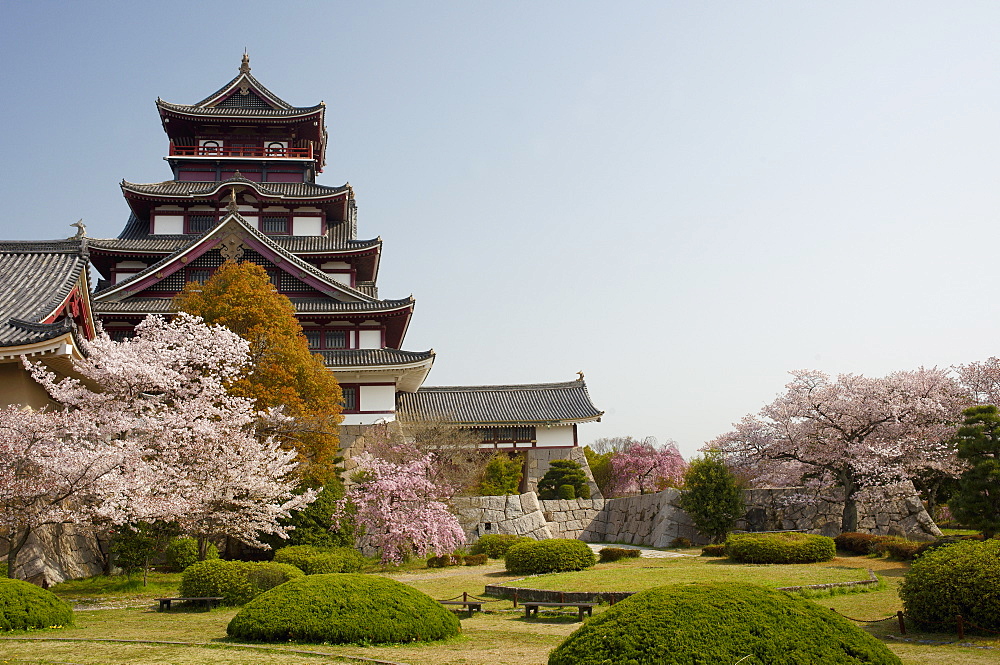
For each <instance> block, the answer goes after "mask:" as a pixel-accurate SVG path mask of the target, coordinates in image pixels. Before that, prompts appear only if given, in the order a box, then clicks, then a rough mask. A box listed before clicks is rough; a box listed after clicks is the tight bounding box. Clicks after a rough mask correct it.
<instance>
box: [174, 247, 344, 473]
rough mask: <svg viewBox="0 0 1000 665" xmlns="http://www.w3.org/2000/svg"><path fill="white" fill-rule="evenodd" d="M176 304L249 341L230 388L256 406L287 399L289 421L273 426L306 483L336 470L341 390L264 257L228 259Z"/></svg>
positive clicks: (282, 402)
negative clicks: (242, 369)
mask: <svg viewBox="0 0 1000 665" xmlns="http://www.w3.org/2000/svg"><path fill="white" fill-rule="evenodd" d="M173 305H174V310H175V311H178V312H187V313H189V314H194V315H196V316H200V317H201V318H203V319H204V320H205V322H206V323H215V324H220V325H223V326H225V327H227V328H229V329H230V330H232V331H233V332H235V333H236V334H237V335H239V336H240V337H242V338H244V339H245V340H247V341H248V342H250V356H251V363H252V364H251V367H250V368H249V370H248V371H247V372H246V373H245V374H244V375H243V376H242V377H241V378H240V379H238V380H237V381H236V382H235V383H234V384H233V385H232V386H231V387H230V391H231V392H232V393H233V394H235V395H239V396H241V397H248V398H250V399H252V400H254V403H255V405H256V407H257V410H258V411H260V412H263V411H266V410H268V409H270V408H272V407H283V409H284V413H285V415H288V416H291V417H292V418H293V419H294V420H293V423H292V425H291V426H290V427H285V426H281V427H277V428H275V429H272V430H271V431H269V432H268V433H269V434H272V435H275V436H277V437H278V438H279V440H280V441H282V444H283V445H285V446H286V447H294V448H295V450H296V451H297V452H298V455H299V463H300V469H301V473H302V480H303V483H304V484H306V485H309V486H320V485H325V484H326V483H327V482H328V481H330V480H331V479H333V478H335V477H336V473H337V463H338V462H339V461H340V459H339V458H338V457H337V455H338V451H339V447H340V439H339V436H338V427H339V425H340V422H341V420H343V418H342V416H341V415H340V412H341V408H342V404H343V396H342V394H341V392H340V386H339V385H338V384H337V380H336V379H335V378H334V376H333V373H332V372H331V371H330V370H328V369H327V368H326V367H325V366H324V364H323V360H322V359H321V358H320V356H318V355H315V354H313V353H311V352H310V351H309V343H308V342H307V341H306V338H305V336H304V335H303V334H302V326H301V325H299V322H298V319H296V318H295V308H294V306H293V305H292V303H291V301H290V300H289V299H288V298H287V297H285V296H283V295H281V294H280V293H278V292H277V291H275V289H274V287H273V286H272V285H271V282H270V279H269V278H268V275H267V272H266V271H265V270H264V269H263V268H262V267H260V266H259V265H256V264H253V263H249V262H243V263H233V262H227V263H225V264H223V265H222V267H220V268H219V269H218V270H217V271H216V272H215V274H214V275H212V277H211V278H209V279H208V280H207V281H206V282H204V283H203V284H198V283H196V282H188V284H187V285H186V286H185V287H184V290H183V291H181V292H180V293H178V294H177V296H176V297H175V298H174V303H173Z"/></svg>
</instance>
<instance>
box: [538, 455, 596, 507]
mask: <svg viewBox="0 0 1000 665" xmlns="http://www.w3.org/2000/svg"><path fill="white" fill-rule="evenodd" d="M566 487H570V488H572V491H569V490H567V489H564V488H566ZM568 494H572V496H567V495H568ZM538 498H539V499H589V498H590V485H588V484H587V475H586V474H585V473H584V472H583V469H582V468H580V465H579V464H577V463H576V462H574V461H573V460H568V459H557V460H552V462H550V463H549V470H548V471H546V472H545V475H544V476H542V479H541V480H539V481H538Z"/></svg>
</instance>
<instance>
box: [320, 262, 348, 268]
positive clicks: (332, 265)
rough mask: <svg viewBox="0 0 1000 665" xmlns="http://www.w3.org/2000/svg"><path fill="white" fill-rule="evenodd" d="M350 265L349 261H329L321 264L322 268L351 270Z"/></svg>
mask: <svg viewBox="0 0 1000 665" xmlns="http://www.w3.org/2000/svg"><path fill="white" fill-rule="evenodd" d="M350 267H351V264H350V263H348V262H347V261H327V262H326V263H324V264H322V265H321V266H320V268H321V269H322V270H349V269H350Z"/></svg>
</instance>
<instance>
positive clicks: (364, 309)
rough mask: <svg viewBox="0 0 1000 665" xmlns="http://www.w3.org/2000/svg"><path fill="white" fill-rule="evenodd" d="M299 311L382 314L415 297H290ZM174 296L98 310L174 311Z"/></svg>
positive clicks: (102, 304)
mask: <svg viewBox="0 0 1000 665" xmlns="http://www.w3.org/2000/svg"><path fill="white" fill-rule="evenodd" d="M289 300H291V302H292V306H294V307H295V313H296V314H345V315H347V314H365V315H370V314H382V313H391V312H394V311H400V312H405V311H408V310H411V309H412V308H413V303H414V300H413V297H412V296H411V297H409V298H404V299H402V300H375V301H372V302H340V301H339V300H331V299H329V298H325V299H319V298H315V299H314V298H308V299H307V298H290V299H289ZM171 302H172V299H171V298H129V299H128V300H98V301H96V302H94V311H95V312H97V313H99V314H170V313H172V311H173V310H172V309H171Z"/></svg>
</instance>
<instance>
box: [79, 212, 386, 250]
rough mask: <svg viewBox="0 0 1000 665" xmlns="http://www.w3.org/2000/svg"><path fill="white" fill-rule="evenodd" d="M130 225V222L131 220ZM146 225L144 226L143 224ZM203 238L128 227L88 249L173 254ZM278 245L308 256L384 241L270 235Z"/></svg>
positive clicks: (94, 242) (94, 239)
mask: <svg viewBox="0 0 1000 665" xmlns="http://www.w3.org/2000/svg"><path fill="white" fill-rule="evenodd" d="M130 223H131V220H130ZM143 226H144V225H143ZM200 237H201V235H200V234H199V235H195V234H188V235H161V236H157V235H150V234H149V233H146V232H143V231H141V230H138V229H130V228H129V227H128V226H126V227H125V230H124V231H123V232H122V236H121V237H118V238H91V239H90V242H89V247H90V248H91V249H96V250H102V249H103V250H108V251H123V252H124V251H132V252H152V253H154V254H155V253H173V252H176V251H177V250H179V249H183V248H184V247H187V246H188V245H190V244H191V243H192V242H194V241H196V240H198V238H200ZM270 237H271V239H272V240H273V241H274V244H275V245H278V246H279V247H281V248H282V249H284V250H286V251H289V252H295V253H296V254H309V253H311V252H315V253H323V252H338V253H341V252H352V251H361V250H365V249H369V248H372V247H378V246H379V245H381V244H382V241H381V240H380V239H378V238H375V239H373V240H347V241H340V240H337V239H334V238H329V237H328V236H270Z"/></svg>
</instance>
